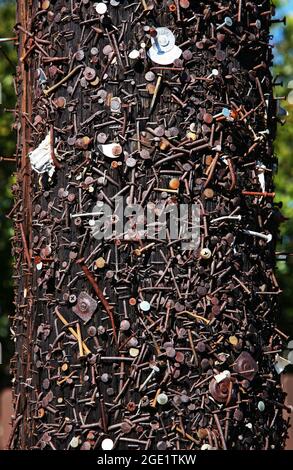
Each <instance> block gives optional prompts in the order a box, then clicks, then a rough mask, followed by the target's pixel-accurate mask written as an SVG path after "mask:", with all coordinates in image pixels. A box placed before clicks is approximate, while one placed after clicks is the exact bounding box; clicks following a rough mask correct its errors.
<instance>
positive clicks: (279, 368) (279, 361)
mask: <svg viewBox="0 0 293 470" xmlns="http://www.w3.org/2000/svg"><path fill="white" fill-rule="evenodd" d="M290 364H291V362H290V361H288V360H287V359H285V358H284V357H282V356H280V355H279V354H276V362H275V369H276V372H277V373H278V374H281V373H282V372H283V371H284V369H285V368H286V367H287V366H289V365H290Z"/></svg>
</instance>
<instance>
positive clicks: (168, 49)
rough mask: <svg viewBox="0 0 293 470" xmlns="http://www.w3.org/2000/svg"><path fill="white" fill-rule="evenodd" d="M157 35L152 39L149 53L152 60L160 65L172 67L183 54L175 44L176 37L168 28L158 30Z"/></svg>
mask: <svg viewBox="0 0 293 470" xmlns="http://www.w3.org/2000/svg"><path fill="white" fill-rule="evenodd" d="M156 32H157V35H156V37H154V38H153V37H152V38H151V41H152V47H151V48H150V49H149V51H148V55H149V57H150V59H151V60H152V61H153V62H155V63H156V64H159V65H170V64H172V63H173V62H174V60H176V59H179V57H180V56H181V54H182V50H181V49H180V47H178V46H176V44H175V36H174V34H173V33H172V31H170V29H168V28H164V27H161V28H156Z"/></svg>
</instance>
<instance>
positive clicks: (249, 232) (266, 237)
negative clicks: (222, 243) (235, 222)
mask: <svg viewBox="0 0 293 470" xmlns="http://www.w3.org/2000/svg"><path fill="white" fill-rule="evenodd" d="M243 233H245V234H247V235H252V236H254V237H258V238H262V239H263V240H265V241H266V242H267V243H269V242H271V241H272V239H273V236H272V234H271V233H269V234H265V233H259V232H254V231H253V230H243Z"/></svg>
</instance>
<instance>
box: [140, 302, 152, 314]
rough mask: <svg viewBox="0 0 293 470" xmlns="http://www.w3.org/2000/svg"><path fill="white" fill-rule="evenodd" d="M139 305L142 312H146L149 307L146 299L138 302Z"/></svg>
mask: <svg viewBox="0 0 293 470" xmlns="http://www.w3.org/2000/svg"><path fill="white" fill-rule="evenodd" d="M139 307H140V309H141V310H142V311H143V312H148V311H149V310H150V308H151V306H150V304H149V302H147V301H146V300H143V301H142V302H141V303H140V304H139Z"/></svg>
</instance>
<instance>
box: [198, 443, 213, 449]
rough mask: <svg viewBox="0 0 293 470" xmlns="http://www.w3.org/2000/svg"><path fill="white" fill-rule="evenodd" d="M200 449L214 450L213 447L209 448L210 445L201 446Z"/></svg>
mask: <svg viewBox="0 0 293 470" xmlns="http://www.w3.org/2000/svg"><path fill="white" fill-rule="evenodd" d="M200 449H201V450H216V449H215V447H213V446H211V445H210V444H203V445H202V446H201V448H200Z"/></svg>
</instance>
